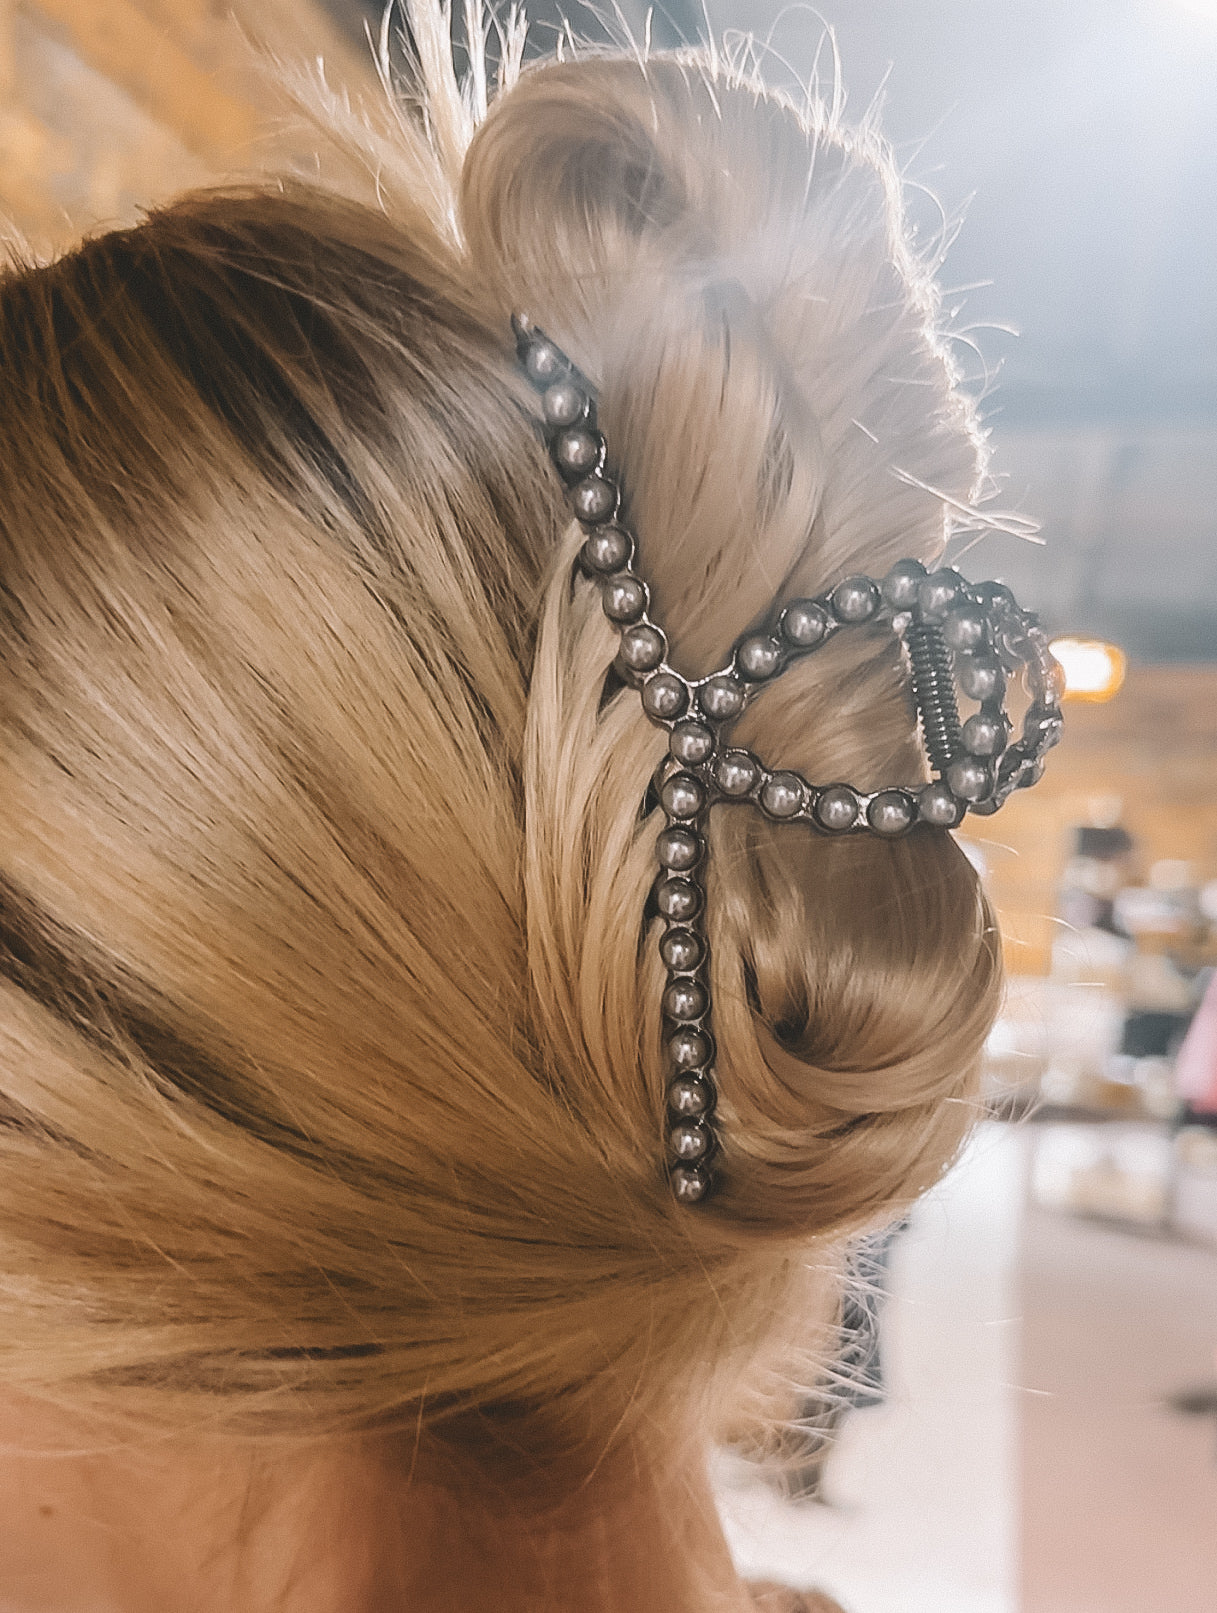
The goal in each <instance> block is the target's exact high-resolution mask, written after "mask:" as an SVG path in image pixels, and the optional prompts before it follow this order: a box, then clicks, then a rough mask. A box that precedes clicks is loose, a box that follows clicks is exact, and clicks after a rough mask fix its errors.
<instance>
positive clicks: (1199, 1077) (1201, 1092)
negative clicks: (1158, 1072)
mask: <svg viewBox="0 0 1217 1613" xmlns="http://www.w3.org/2000/svg"><path fill="white" fill-rule="evenodd" d="M1175 1090H1176V1091H1177V1092H1178V1094H1179V1096H1180V1097H1181V1098H1185V1099H1186V1100H1187V1102H1188V1103H1189V1104H1190V1105H1191V1107H1192V1108H1193V1109H1199V1110H1201V1111H1202V1112H1203V1113H1205V1114H1217V974H1214V976H1213V978H1212V979H1211V980H1210V981H1209V989H1208V990H1207V991H1206V992H1205V994H1204V1000H1203V1002H1202V1003H1201V1004H1200V1007H1199V1008H1198V1009H1197V1010H1196V1017H1195V1018H1194V1019H1193V1020H1192V1023H1191V1024H1190V1025H1189V1026H1188V1030H1187V1035H1186V1036H1185V1037H1184V1038H1183V1045H1182V1047H1180V1049H1179V1055H1178V1057H1177V1058H1176V1060H1175Z"/></svg>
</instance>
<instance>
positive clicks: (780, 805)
mask: <svg viewBox="0 0 1217 1613" xmlns="http://www.w3.org/2000/svg"><path fill="white" fill-rule="evenodd" d="M806 799H807V797H806V793H805V791H804V789H803V780H802V779H801V778H800V777H799V776H798V774H797V773H775V774H774V775H773V776H772V778H768V779H766V780H765V782H764V784H763V785H762V786H761V793H760V795H758V796H757V800H758V801H759V802H760V803H761V806H762V808H763V809H764V811H766V812H767V813H768V814H769V816H770V817H771V818H793V817H794V815H795V813H796V812H801V811H802V810H803V806H804V803H805V801H806Z"/></svg>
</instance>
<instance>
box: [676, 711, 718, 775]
mask: <svg viewBox="0 0 1217 1613" xmlns="http://www.w3.org/2000/svg"><path fill="white" fill-rule="evenodd" d="M668 750H669V751H670V752H671V754H672V755H673V756H674V757H675V758H676V760H677V761H678V762H684V764H685V765H686V767H698V766H700V764H701V763H702V762H704V761H706V760H708V758H709V757H710V756H712V755H713V754H714V732H713V730H712V729H710V728H707V727H706V725H705V723H700V722H679V723H677V724H676V727H675V728H673V730H672V733H671V736H670V738H669V739H668Z"/></svg>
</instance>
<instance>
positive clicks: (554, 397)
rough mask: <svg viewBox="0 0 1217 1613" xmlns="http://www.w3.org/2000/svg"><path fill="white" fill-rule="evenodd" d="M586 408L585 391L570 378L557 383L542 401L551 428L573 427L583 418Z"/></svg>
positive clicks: (550, 388)
mask: <svg viewBox="0 0 1217 1613" xmlns="http://www.w3.org/2000/svg"><path fill="white" fill-rule="evenodd" d="M586 408H587V397H586V396H585V394H584V392H583V389H582V388H581V387H577V386H576V385H575V383H574V382H573V381H572V380H570V379H569V378H567V379H566V380H564V381H555V382H554V384H553V386H551V387H548V388H547V389H546V392H545V396H544V397H543V398H542V399H541V409H542V412H543V413H544V415H545V420H546V424H547V425H551V426H573V425H574V423H575V421H576V420H579V419H581V418H582V416H583V411H584V410H585V409H586Z"/></svg>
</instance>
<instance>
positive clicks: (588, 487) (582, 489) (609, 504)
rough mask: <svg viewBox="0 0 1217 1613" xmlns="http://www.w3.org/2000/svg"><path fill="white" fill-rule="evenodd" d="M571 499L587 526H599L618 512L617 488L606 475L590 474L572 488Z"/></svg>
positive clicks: (578, 514)
mask: <svg viewBox="0 0 1217 1613" xmlns="http://www.w3.org/2000/svg"><path fill="white" fill-rule="evenodd" d="M570 501H571V504H572V505H573V506H574V510H575V514H576V515H577V516H578V518H579V519H580V521H582V522H583V523H584V525H585V526H599V525H600V523H601V522H602V521H610V520H612V518H613V516H614V515H616V513H617V488H616V486H615V485H614V483H612V482H610V481H609V480H608V479H607V477H604V476H589V477H588V478H587V480H586V481H585V482H576V484H575V486H574V487H572V488H571V492H570Z"/></svg>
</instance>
